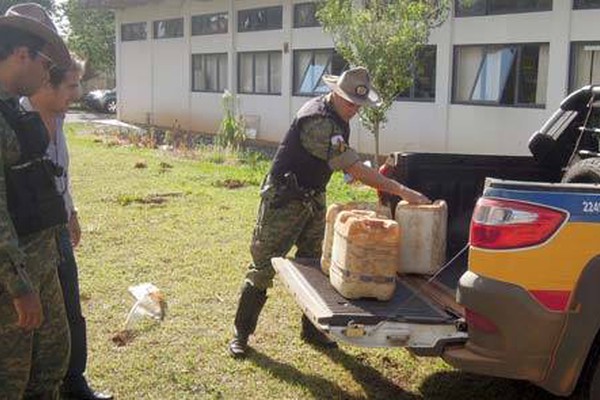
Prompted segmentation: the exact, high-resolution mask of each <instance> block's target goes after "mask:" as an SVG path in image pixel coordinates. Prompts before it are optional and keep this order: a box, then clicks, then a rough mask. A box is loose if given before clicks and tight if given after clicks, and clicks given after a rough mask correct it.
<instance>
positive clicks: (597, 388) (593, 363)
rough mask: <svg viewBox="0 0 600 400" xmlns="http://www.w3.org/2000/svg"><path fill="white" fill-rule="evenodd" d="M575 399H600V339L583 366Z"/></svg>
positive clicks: (596, 341) (593, 346)
mask: <svg viewBox="0 0 600 400" xmlns="http://www.w3.org/2000/svg"><path fill="white" fill-rule="evenodd" d="M574 397H575V398H579V399H582V400H596V399H600V343H598V337H596V340H595V342H594V344H593V345H592V348H591V349H590V354H589V355H588V359H587V360H586V363H585V365H584V366H583V369H582V371H581V377H580V379H579V384H578V385H577V388H576V389H575V393H574Z"/></svg>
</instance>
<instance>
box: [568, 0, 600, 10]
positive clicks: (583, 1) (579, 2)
mask: <svg viewBox="0 0 600 400" xmlns="http://www.w3.org/2000/svg"><path fill="white" fill-rule="evenodd" d="M573 8H574V9H576V10H585V9H589V8H600V0H573Z"/></svg>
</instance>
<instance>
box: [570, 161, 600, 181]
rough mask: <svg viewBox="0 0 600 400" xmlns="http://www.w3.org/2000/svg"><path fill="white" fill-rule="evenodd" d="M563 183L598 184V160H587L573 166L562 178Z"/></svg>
mask: <svg viewBox="0 0 600 400" xmlns="http://www.w3.org/2000/svg"><path fill="white" fill-rule="evenodd" d="M562 182H564V183H600V158H588V159H585V160H582V161H579V162H577V163H575V164H573V165H572V166H571V167H570V168H569V169H568V170H567V172H565V175H564V176H563V178H562Z"/></svg>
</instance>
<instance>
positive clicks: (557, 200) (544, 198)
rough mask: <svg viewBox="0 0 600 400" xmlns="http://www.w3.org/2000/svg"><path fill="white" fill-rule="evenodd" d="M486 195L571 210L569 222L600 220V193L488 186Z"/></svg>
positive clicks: (485, 191)
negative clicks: (538, 190) (537, 190)
mask: <svg viewBox="0 0 600 400" xmlns="http://www.w3.org/2000/svg"><path fill="white" fill-rule="evenodd" d="M484 196H485V197H497V198H501V199H507V200H523V201H527V202H530V203H537V204H540V205H546V206H549V207H553V208H559V209H561V210H565V211H567V212H569V214H570V216H569V222H600V194H597V195H596V194H592V193H576V192H533V191H523V190H509V189H498V188H486V189H485V190H484Z"/></svg>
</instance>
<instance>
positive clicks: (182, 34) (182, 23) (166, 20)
mask: <svg viewBox="0 0 600 400" xmlns="http://www.w3.org/2000/svg"><path fill="white" fill-rule="evenodd" d="M174 21H181V35H177V36H161V37H157V36H156V31H157V29H156V26H157V24H159V23H161V22H174ZM184 36H185V21H184V18H183V17H176V18H166V19H158V20H155V21H152V39H154V40H162V39H180V38H182V37H184Z"/></svg>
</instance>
